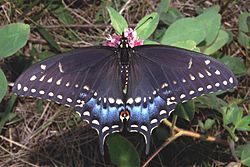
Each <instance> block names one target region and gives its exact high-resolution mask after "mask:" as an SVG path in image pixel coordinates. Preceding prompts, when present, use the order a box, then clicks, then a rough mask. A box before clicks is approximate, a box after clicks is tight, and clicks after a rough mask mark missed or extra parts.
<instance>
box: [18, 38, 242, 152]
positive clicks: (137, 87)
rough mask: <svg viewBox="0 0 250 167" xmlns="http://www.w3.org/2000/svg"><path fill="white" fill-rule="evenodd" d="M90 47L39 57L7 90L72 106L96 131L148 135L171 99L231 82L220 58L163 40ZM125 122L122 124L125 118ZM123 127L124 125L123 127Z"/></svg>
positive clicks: (181, 99)
mask: <svg viewBox="0 0 250 167" xmlns="http://www.w3.org/2000/svg"><path fill="white" fill-rule="evenodd" d="M130 42H131V41H128V37H127V36H126V35H125V36H124V35H123V36H122V37H121V38H119V40H118V43H117V44H118V46H117V48H115V47H110V46H94V47H87V48H82V49H79V50H75V51H71V52H68V53H63V54H60V55H58V56H55V57H52V58H49V59H47V60H45V61H42V62H39V63H37V64H35V65H33V66H32V67H31V68H29V69H28V70H27V71H25V72H24V73H23V74H22V75H21V76H20V77H19V78H18V79H17V81H16V83H15V85H14V87H13V92H15V93H17V94H18V95H21V96H32V97H38V98H42V99H49V100H53V101H55V102H57V103H60V104H65V105H67V106H71V107H73V108H74V109H75V110H76V112H77V113H79V115H80V116H81V118H82V119H84V120H86V121H87V122H88V123H89V124H90V126H91V127H92V128H94V129H96V131H97V132H98V134H99V142H100V150H101V153H102V154H104V148H103V145H104V141H105V138H106V136H107V135H108V134H110V133H114V132H120V131H122V130H123V129H124V128H126V129H127V130H128V131H130V132H140V133H141V134H143V136H144V138H145V142H146V153H148V151H149V148H150V136H151V133H152V131H153V129H154V128H155V127H157V126H158V125H159V124H160V122H161V121H162V120H163V119H165V118H168V116H169V115H170V113H171V112H172V111H173V110H174V109H175V107H176V105H177V103H183V102H186V101H188V100H190V99H193V98H195V97H197V96H201V95H204V94H208V93H211V92H216V91H219V90H227V89H231V88H233V87H235V86H237V79H236V78H235V76H234V75H233V73H232V72H231V71H230V70H228V69H227V68H226V67H225V66H224V65H223V64H222V63H220V62H218V61H217V60H215V59H213V58H211V57H208V56H205V55H203V54H201V53H197V52H193V51H189V50H184V49H180V48H176V47H171V46H164V45H141V46H135V47H131V44H130ZM125 122H126V123H125ZM124 126H126V127H124Z"/></svg>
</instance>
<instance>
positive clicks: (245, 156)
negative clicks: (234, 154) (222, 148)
mask: <svg viewBox="0 0 250 167" xmlns="http://www.w3.org/2000/svg"><path fill="white" fill-rule="evenodd" d="M240 161H241V163H242V164H244V165H246V166H250V143H249V144H247V145H245V146H244V149H243V151H242V152H241V157H240Z"/></svg>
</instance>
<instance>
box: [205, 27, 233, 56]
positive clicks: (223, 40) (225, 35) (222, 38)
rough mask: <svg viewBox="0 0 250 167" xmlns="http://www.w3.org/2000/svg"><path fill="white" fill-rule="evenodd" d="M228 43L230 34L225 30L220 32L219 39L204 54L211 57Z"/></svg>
mask: <svg viewBox="0 0 250 167" xmlns="http://www.w3.org/2000/svg"><path fill="white" fill-rule="evenodd" d="M228 41H229V34H228V33H227V32H226V31H224V30H220V31H219V33H218V36H217V38H216V39H215V41H214V42H213V43H212V45H210V46H209V47H207V48H206V49H205V50H204V54H207V55H211V54H213V53H215V52H216V51H218V50H219V49H220V48H222V47H223V46H224V45H225V44H226V43H227V42H228Z"/></svg>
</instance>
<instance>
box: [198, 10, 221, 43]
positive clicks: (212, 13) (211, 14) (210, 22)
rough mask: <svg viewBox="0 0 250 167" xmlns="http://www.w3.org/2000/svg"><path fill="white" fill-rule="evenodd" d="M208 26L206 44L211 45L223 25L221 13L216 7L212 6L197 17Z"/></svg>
mask: <svg viewBox="0 0 250 167" xmlns="http://www.w3.org/2000/svg"><path fill="white" fill-rule="evenodd" d="M196 19H197V20H198V21H200V22H201V23H202V24H204V25H205V28H206V39H205V41H206V45H210V44H211V43H212V42H213V41H214V40H215V39H216V37H217V35H218V33H219V29H220V26H221V15H220V14H218V11H217V9H216V8H214V7H211V8H209V9H207V10H206V11H205V12H204V13H202V14H200V15H199V16H198V17H196Z"/></svg>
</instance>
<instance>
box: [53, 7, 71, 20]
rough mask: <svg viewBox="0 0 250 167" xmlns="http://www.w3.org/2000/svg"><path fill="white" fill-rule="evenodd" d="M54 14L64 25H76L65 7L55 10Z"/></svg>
mask: <svg viewBox="0 0 250 167" xmlns="http://www.w3.org/2000/svg"><path fill="white" fill-rule="evenodd" d="M53 13H54V14H55V15H56V17H57V18H58V19H59V21H60V22H61V23H63V24H74V19H73V17H72V16H71V14H70V12H69V11H68V10H67V9H65V8H64V7H59V8H57V9H56V10H53Z"/></svg>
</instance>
